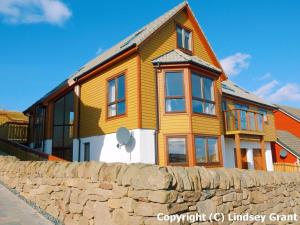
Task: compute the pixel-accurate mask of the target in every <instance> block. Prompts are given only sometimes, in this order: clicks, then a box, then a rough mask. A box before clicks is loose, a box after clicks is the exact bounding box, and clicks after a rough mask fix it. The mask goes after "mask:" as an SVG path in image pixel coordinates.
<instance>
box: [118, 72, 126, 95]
mask: <svg viewBox="0 0 300 225" xmlns="http://www.w3.org/2000/svg"><path fill="white" fill-rule="evenodd" d="M124 98H125V76H121V77H119V78H118V99H119V100H120V99H124Z"/></svg>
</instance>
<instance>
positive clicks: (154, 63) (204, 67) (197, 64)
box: [152, 60, 222, 74]
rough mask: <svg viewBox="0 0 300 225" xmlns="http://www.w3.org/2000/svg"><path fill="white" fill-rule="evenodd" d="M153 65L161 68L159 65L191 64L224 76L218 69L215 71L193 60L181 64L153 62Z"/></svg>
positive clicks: (176, 62)
mask: <svg viewBox="0 0 300 225" xmlns="http://www.w3.org/2000/svg"><path fill="white" fill-rule="evenodd" d="M152 64H153V65H154V66H159V65H179V64H191V65H196V66H199V67H201V68H203V69H206V70H209V71H210V72H214V73H217V74H222V70H218V69H214V68H211V67H209V66H206V65H203V64H199V63H196V62H194V61H193V60H186V61H181V62H178V61H174V62H172V61H170V62H152Z"/></svg>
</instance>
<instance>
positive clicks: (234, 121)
mask: <svg viewBox="0 0 300 225" xmlns="http://www.w3.org/2000/svg"><path fill="white" fill-rule="evenodd" d="M224 114H225V127H226V134H227V135H229V134H238V133H241V134H255V135H264V131H265V127H264V115H263V114H261V113H258V112H255V111H249V110H244V109H233V110H227V111H225V112H224Z"/></svg>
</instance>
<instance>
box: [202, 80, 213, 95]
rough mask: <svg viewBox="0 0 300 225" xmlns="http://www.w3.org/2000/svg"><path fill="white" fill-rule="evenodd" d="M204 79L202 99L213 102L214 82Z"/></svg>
mask: <svg viewBox="0 0 300 225" xmlns="http://www.w3.org/2000/svg"><path fill="white" fill-rule="evenodd" d="M203 79H204V97H205V99H206V100H209V101H214V99H215V98H214V82H213V80H211V79H208V78H203Z"/></svg>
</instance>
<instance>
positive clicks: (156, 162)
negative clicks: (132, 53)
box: [154, 64, 160, 165]
mask: <svg viewBox="0 0 300 225" xmlns="http://www.w3.org/2000/svg"><path fill="white" fill-rule="evenodd" d="M157 69H159V64H158V65H157V66H155V67H154V76H155V77H154V78H155V97H156V99H155V106H156V133H155V164H156V165H158V164H159V162H158V133H159V127H160V124H159V105H158V102H159V93H158V78H157Z"/></svg>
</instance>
